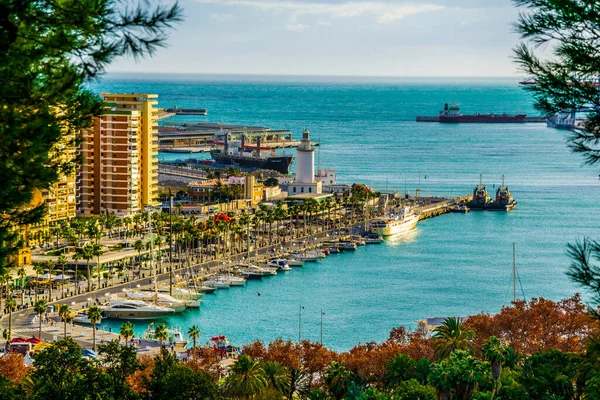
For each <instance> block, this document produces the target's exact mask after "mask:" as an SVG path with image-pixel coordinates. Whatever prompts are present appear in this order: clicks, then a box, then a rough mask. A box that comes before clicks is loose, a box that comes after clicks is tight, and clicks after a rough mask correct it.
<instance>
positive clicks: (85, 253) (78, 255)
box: [73, 244, 95, 293]
mask: <svg viewBox="0 0 600 400" xmlns="http://www.w3.org/2000/svg"><path fill="white" fill-rule="evenodd" d="M92 246H93V245H92V244H85V245H83V246H82V247H78V248H76V249H75V254H73V260H75V261H77V260H85V261H86V269H87V281H88V282H87V286H88V289H87V290H88V292H89V291H91V290H92V275H91V272H90V260H91V259H92V258H94V257H95V254H94V251H93V249H92ZM75 290H76V291H77V293H78V292H79V277H78V276H77V264H75Z"/></svg>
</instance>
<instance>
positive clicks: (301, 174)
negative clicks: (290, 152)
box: [289, 129, 323, 195]
mask: <svg viewBox="0 0 600 400" xmlns="http://www.w3.org/2000/svg"><path fill="white" fill-rule="evenodd" d="M297 153H298V154H297V156H296V179H295V181H294V182H293V183H290V185H289V192H290V194H291V195H294V194H301V193H322V190H323V183H322V182H320V181H316V180H315V149H314V148H313V147H312V145H311V144H310V132H309V130H308V129H305V130H304V132H303V133H302V141H301V142H300V144H299V145H298V149H297Z"/></svg>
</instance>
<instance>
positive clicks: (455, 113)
mask: <svg viewBox="0 0 600 400" xmlns="http://www.w3.org/2000/svg"><path fill="white" fill-rule="evenodd" d="M525 117H527V114H506V113H502V114H494V113H486V114H479V113H478V114H461V113H460V106H459V105H458V104H456V103H455V102H454V100H452V103H451V104H450V105H449V106H448V103H446V104H444V109H443V110H442V111H440V115H439V117H438V118H439V122H441V123H476V124H482V123H496V124H510V123H523V122H525Z"/></svg>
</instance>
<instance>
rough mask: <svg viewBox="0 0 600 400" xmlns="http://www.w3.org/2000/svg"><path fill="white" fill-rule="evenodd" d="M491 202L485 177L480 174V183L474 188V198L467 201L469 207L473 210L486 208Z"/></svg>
mask: <svg viewBox="0 0 600 400" xmlns="http://www.w3.org/2000/svg"><path fill="white" fill-rule="evenodd" d="M490 202H491V199H490V196H488V192H487V190H486V189H485V186H484V184H483V177H482V175H479V185H476V186H475V189H473V199H472V200H471V201H470V202H468V203H467V207H469V208H470V209H471V210H485V209H486V208H487V205H488V204H489V203H490Z"/></svg>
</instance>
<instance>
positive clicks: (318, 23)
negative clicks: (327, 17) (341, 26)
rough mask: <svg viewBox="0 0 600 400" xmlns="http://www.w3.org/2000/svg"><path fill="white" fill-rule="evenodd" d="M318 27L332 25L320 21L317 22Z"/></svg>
mask: <svg viewBox="0 0 600 400" xmlns="http://www.w3.org/2000/svg"><path fill="white" fill-rule="evenodd" d="M317 25H318V26H329V25H331V22H329V21H322V20H318V21H317Z"/></svg>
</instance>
